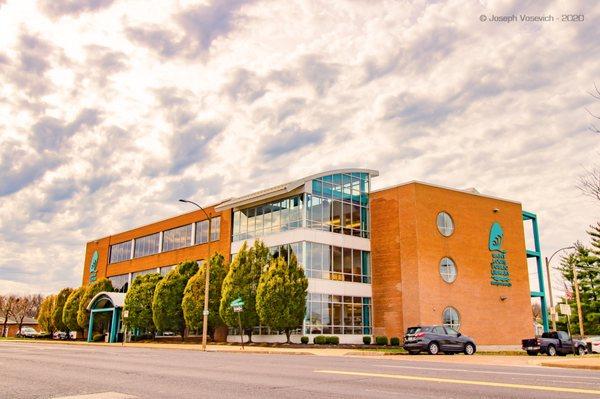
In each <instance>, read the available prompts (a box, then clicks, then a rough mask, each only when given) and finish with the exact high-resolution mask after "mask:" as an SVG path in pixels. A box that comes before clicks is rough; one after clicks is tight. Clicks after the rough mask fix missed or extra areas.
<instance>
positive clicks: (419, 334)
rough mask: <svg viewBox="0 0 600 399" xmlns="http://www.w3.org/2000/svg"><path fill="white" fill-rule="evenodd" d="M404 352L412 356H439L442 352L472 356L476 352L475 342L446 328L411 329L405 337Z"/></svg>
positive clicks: (417, 327) (420, 327) (418, 327)
mask: <svg viewBox="0 0 600 399" xmlns="http://www.w3.org/2000/svg"><path fill="white" fill-rule="evenodd" d="M403 348H404V350H406V351H407V352H408V353H410V354H411V355H416V354H417V353H419V352H428V353H429V354H430V355H437V354H439V353H440V352H444V353H446V354H455V353H460V352H463V353H464V354H465V355H472V354H474V353H475V351H476V348H477V347H476V346H475V341H474V340H473V339H472V338H469V337H467V336H466V335H462V334H461V333H459V332H458V331H455V330H453V329H451V328H450V327H446V326H416V327H409V328H408V330H406V335H405V336H404V345H403Z"/></svg>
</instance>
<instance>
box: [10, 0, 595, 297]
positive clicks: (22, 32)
mask: <svg viewBox="0 0 600 399" xmlns="http://www.w3.org/2000/svg"><path fill="white" fill-rule="evenodd" d="M520 4H522V3H521V2H511V1H481V2H479V3H476V2H460V1H450V2H434V3H428V2H425V1H418V2H412V3H410V4H404V3H399V2H397V1H380V2H370V1H369V2H366V1H362V2H361V1H341V0H340V1H338V2H325V1H323V2H304V1H297V2H291V1H290V2H269V1H252V2H246V1H222V0H216V1H215V2H213V3H211V2H208V1H205V2H199V3H195V2H179V1H172V2H169V1H162V2H159V1H156V2H152V3H151V5H149V3H143V2H142V3H132V2H126V1H96V0H94V1H85V2H71V1H61V2H39V3H36V2H34V1H25V0H19V1H17V0H13V1H10V0H9V1H8V2H6V4H3V5H1V6H0V26H1V27H2V32H3V34H2V35H0V241H2V242H3V245H2V246H0V291H3V290H6V289H8V287H13V288H11V289H21V290H31V291H37V290H42V291H44V292H48V291H52V290H57V289H59V288H61V287H63V286H65V285H72V286H75V285H78V284H79V283H80V280H81V271H82V267H83V255H84V248H85V242H87V241H89V240H92V239H94V238H97V237H100V236H104V235H108V234H111V233H114V232H116V231H119V230H122V229H126V228H130V227H133V226H136V225H139V224H142V223H147V222H150V221H153V220H156V219H161V218H164V217H167V216H170V215H173V214H177V213H179V212H182V211H184V209H182V208H181V206H180V205H178V203H177V202H176V199H177V198H178V197H179V196H189V197H192V198H196V199H197V200H198V201H201V202H202V203H211V202H214V201H216V200H219V199H223V198H226V197H230V196H235V195H239V194H244V193H247V192H249V191H253V190H255V189H256V188H258V187H265V186H269V185H272V184H276V183H278V182H283V181H286V180H288V179H293V178H298V177H301V176H303V175H308V174H310V173H314V172H318V171H321V170H324V169H328V168H335V167H340V166H350V165H355V166H362V167H369V168H374V169H379V170H380V171H381V176H380V177H379V178H377V179H376V180H375V181H374V187H376V188H379V187H383V186H386V185H391V184H396V183H399V182H402V181H407V180H412V179H420V180H425V181H431V182H434V183H439V184H443V185H450V186H456V187H473V186H475V187H477V188H478V189H479V190H480V191H482V192H484V193H490V194H495V195H498V196H502V197H507V198H512V199H516V200H520V201H522V202H523V204H524V207H525V208H526V209H529V210H533V211H537V212H538V214H539V216H540V223H541V229H542V243H543V250H544V251H545V252H550V251H553V250H554V249H556V248H559V247H561V246H564V245H565V244H569V243H571V242H572V241H574V240H576V239H581V238H584V237H585V229H586V227H587V225H588V224H590V223H593V222H594V221H595V220H596V219H597V218H598V207H597V204H595V203H594V202H593V201H591V200H589V199H587V198H585V197H583V196H581V195H580V194H579V192H578V191H577V190H576V188H575V184H576V182H577V176H578V175H579V174H581V173H583V172H584V169H585V167H590V166H591V165H593V164H594V162H595V159H597V158H598V153H599V152H600V144H599V143H600V137H598V136H594V135H593V134H592V133H590V132H589V131H588V130H586V129H587V126H588V125H589V124H590V117H589V115H588V114H587V113H586V111H585V110H584V107H586V106H589V107H590V108H592V109H594V106H595V107H598V106H599V105H598V104H596V105H593V104H592V102H593V99H592V98H591V97H590V96H589V95H588V94H587V91H589V90H591V89H592V88H593V84H594V80H596V81H597V82H598V80H599V79H600V77H599V76H598V75H597V73H598V71H599V70H600V59H598V57H597V54H598V53H599V51H600V43H599V42H598V40H597V38H598V37H599V36H600V24H598V23H597V21H598V18H599V17H600V6H599V5H597V4H595V3H593V2H589V3H581V4H576V5H571V4H565V3H563V2H559V1H557V2H545V3H544V4H541V3H540V4H538V3H534V2H529V3H527V4H526V5H520ZM562 12H577V13H579V12H581V13H584V14H585V21H584V22H580V23H576V22H571V23H567V22H560V21H556V22H554V23H512V24H500V23H482V22H481V21H480V20H479V16H480V15H482V14H485V15H491V14H496V15H503V14H512V13H517V14H518V13H531V14H539V15H542V14H548V13H553V14H556V16H558V13H562ZM277 153H285V154H284V155H282V156H275V155H276V154H277ZM186 210H187V209H186ZM15 287H16V288H15Z"/></svg>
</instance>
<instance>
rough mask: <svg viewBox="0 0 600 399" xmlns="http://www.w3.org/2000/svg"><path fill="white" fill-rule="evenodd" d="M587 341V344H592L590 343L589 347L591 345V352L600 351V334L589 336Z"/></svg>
mask: <svg viewBox="0 0 600 399" xmlns="http://www.w3.org/2000/svg"><path fill="white" fill-rule="evenodd" d="M585 342H586V344H591V345H588V349H590V347H591V352H590V353H600V336H598V335H597V336H594V337H589V338H588V339H586V340H585Z"/></svg>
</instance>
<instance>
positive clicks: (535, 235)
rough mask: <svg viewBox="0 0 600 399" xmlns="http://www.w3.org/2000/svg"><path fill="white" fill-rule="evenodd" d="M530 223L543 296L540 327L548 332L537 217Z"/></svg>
mask: <svg viewBox="0 0 600 399" xmlns="http://www.w3.org/2000/svg"><path fill="white" fill-rule="evenodd" d="M531 223H532V224H533V241H534V243H535V252H537V255H538V256H536V257H535V262H536V264H537V274H538V282H539V286H540V292H542V293H543V294H544V295H543V296H541V297H540V302H541V312H542V325H543V326H544V331H545V332H548V330H549V329H550V328H549V326H548V309H547V307H546V287H545V286H544V267H543V266H542V253H541V252H542V251H541V246H540V235H539V232H538V224H537V216H536V217H534V218H533V219H531Z"/></svg>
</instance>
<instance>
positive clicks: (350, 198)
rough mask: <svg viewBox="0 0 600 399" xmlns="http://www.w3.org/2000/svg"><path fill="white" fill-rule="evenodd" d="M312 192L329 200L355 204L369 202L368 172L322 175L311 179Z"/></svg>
mask: <svg viewBox="0 0 600 399" xmlns="http://www.w3.org/2000/svg"><path fill="white" fill-rule="evenodd" d="M312 193H313V194H315V195H318V196H320V197H323V198H327V199H330V200H334V199H337V200H342V201H345V202H351V203H355V204H359V205H360V204H362V205H365V206H366V205H367V204H368V203H369V174H368V173H351V174H341V173H338V174H334V175H329V176H323V177H320V178H317V179H314V180H313V181H312Z"/></svg>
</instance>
